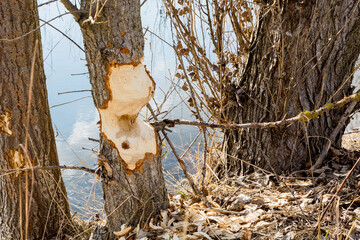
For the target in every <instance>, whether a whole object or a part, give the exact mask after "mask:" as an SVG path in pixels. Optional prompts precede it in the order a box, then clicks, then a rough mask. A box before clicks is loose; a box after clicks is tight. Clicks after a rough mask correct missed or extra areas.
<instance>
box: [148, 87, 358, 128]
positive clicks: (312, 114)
mask: <svg viewBox="0 0 360 240" xmlns="http://www.w3.org/2000/svg"><path fill="white" fill-rule="evenodd" d="M359 100H360V91H359V92H358V93H356V94H353V95H350V96H348V97H345V98H343V99H341V100H340V101H338V102H335V103H328V104H325V105H324V106H322V107H321V108H319V109H317V110H314V111H308V110H305V111H303V112H301V113H299V114H298V115H297V116H295V117H292V118H288V119H283V120H280V121H275V122H263V123H258V122H255V123H242V124H232V123H209V122H200V121H190V120H183V119H164V120H162V121H157V122H153V123H151V125H153V126H154V127H161V126H167V127H174V126H175V125H190V126H197V127H210V128H223V129H242V128H272V127H278V126H283V125H289V124H292V123H295V122H308V121H310V120H311V119H313V118H316V117H319V116H320V115H322V114H323V113H324V112H327V111H330V110H333V109H336V108H341V107H343V106H344V105H346V104H348V103H350V102H358V101H359Z"/></svg>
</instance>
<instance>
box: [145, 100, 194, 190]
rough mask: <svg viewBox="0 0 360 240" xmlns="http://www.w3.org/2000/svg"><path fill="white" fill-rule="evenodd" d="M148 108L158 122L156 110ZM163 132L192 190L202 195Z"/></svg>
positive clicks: (163, 132)
mask: <svg viewBox="0 0 360 240" xmlns="http://www.w3.org/2000/svg"><path fill="white" fill-rule="evenodd" d="M146 107H147V108H148V109H149V111H150V112H151V114H152V116H153V118H154V119H155V120H157V117H156V114H155V112H154V110H153V109H152V107H151V105H150V104H149V103H148V104H147V105H146ZM161 132H162V134H163V135H164V137H165V139H166V141H167V142H168V144H169V146H170V148H171V150H172V151H173V153H174V155H175V158H176V159H177V161H178V163H179V165H180V167H181V169H182V171H183V173H184V175H185V177H186V179H187V180H188V182H189V184H190V186H191V188H192V190H193V191H194V193H195V194H196V195H198V196H200V195H201V193H200V191H199V189H198V188H197V186H196V185H195V183H194V180H193V179H192V177H191V176H190V175H189V173H188V172H187V170H186V167H185V162H184V161H183V160H181V158H180V157H179V155H178V154H177V152H176V150H175V147H174V145H173V144H172V142H171V141H170V139H169V137H168V135H167V134H166V132H165V130H161Z"/></svg>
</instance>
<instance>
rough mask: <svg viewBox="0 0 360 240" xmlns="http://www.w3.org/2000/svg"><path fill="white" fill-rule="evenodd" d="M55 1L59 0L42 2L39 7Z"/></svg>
mask: <svg viewBox="0 0 360 240" xmlns="http://www.w3.org/2000/svg"><path fill="white" fill-rule="evenodd" d="M53 2H57V0H51V1H48V2H44V3H42V4H39V5H38V8H39V7H42V6H45V5H48V4H50V3H53Z"/></svg>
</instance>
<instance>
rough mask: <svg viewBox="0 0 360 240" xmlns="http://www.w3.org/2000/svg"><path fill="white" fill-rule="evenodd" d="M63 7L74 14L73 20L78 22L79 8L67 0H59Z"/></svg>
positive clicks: (79, 16) (79, 17)
mask: <svg viewBox="0 0 360 240" xmlns="http://www.w3.org/2000/svg"><path fill="white" fill-rule="evenodd" d="M60 2H62V4H63V5H64V6H65V8H66V9H67V10H68V11H69V12H70V13H71V14H72V15H73V16H74V18H75V20H76V21H77V22H79V20H80V19H81V15H80V14H79V9H78V8H77V7H76V6H75V5H74V4H72V3H71V2H70V1H69V0H60Z"/></svg>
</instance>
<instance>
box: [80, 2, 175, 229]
mask: <svg viewBox="0 0 360 240" xmlns="http://www.w3.org/2000/svg"><path fill="white" fill-rule="evenodd" d="M89 3H90V1H86V0H84V1H82V5H81V11H83V10H85V11H87V12H89V8H90V6H89ZM92 9H93V12H92V15H94V9H95V5H94V6H93V8H92ZM88 17H89V15H86V14H85V15H83V16H82V18H81V19H80V20H79V21H78V22H79V23H80V26H81V30H82V33H83V36H84V45H85V50H86V59H87V62H88V68H89V73H90V82H91V85H92V93H93V97H94V102H95V106H96V107H97V108H98V109H106V108H107V103H108V101H109V100H111V90H110V89H109V86H108V78H109V74H110V73H109V70H110V67H113V66H121V65H124V64H133V65H136V64H138V63H139V62H140V59H141V57H142V56H143V49H144V36H143V32H142V24H141V18H140V2H139V0H125V1H108V2H107V3H106V5H105V6H104V8H103V10H102V12H101V14H100V16H99V18H97V20H96V21H97V22H103V23H100V24H98V23H95V24H93V23H91V22H90V21H86V18H88ZM122 107H126V106H119V109H121V108H122ZM100 128H101V125H100ZM114 130H115V129H114ZM100 154H101V158H100V164H103V165H104V171H105V173H104V174H105V176H104V178H103V179H102V184H103V189H104V199H105V210H106V213H107V214H108V222H109V227H110V232H113V231H119V230H120V227H121V225H122V224H124V223H127V224H130V225H134V226H136V225H137V224H139V223H140V224H142V223H144V222H146V221H148V220H149V218H151V217H154V216H156V215H157V214H159V212H160V210H161V209H166V208H167V207H168V206H169V202H168V197H167V191H166V188H165V182H164V177H163V174H162V170H161V160H160V158H159V157H154V158H151V159H148V161H144V163H143V165H142V166H140V167H139V168H138V169H137V170H135V171H129V170H128V169H127V168H126V166H125V165H124V162H123V161H122V160H121V159H120V158H119V154H118V150H117V149H116V147H115V146H114V144H113V143H112V142H111V141H109V140H107V138H106V136H104V134H103V133H101V142H100ZM109 167H110V169H111V170H110V169H109ZM105 169H107V170H110V171H111V173H109V171H106V170H105Z"/></svg>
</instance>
